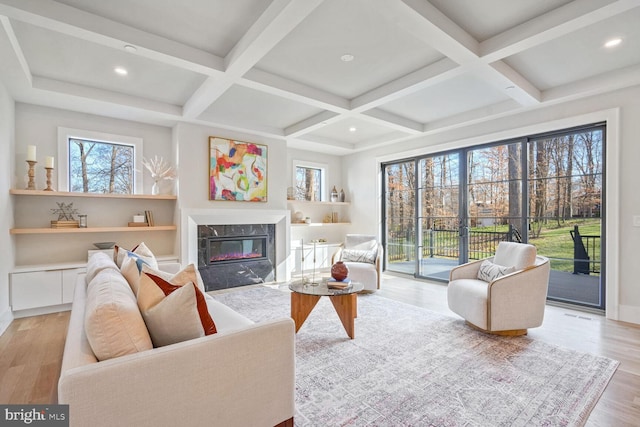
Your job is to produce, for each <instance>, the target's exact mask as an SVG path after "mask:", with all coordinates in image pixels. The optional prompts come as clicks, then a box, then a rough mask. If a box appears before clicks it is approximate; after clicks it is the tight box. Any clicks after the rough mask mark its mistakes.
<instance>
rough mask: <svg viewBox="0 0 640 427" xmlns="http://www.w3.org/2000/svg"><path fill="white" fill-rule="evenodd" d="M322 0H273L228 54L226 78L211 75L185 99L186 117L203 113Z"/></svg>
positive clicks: (184, 111) (225, 61)
mask: <svg viewBox="0 0 640 427" xmlns="http://www.w3.org/2000/svg"><path fill="white" fill-rule="evenodd" d="M323 1H324V0H274V1H273V2H272V3H271V4H270V5H269V7H267V9H266V10H265V11H264V12H263V13H262V15H260V17H259V18H258V20H257V21H256V22H255V23H254V24H253V25H252V26H251V28H249V30H248V31H247V32H246V33H245V35H244V36H243V37H242V38H241V39H240V41H238V43H236V45H235V46H234V47H233V49H231V51H230V52H229V53H228V54H227V56H226V57H225V59H224V63H225V72H224V76H223V78H217V76H216V77H209V78H208V79H207V80H206V81H205V82H204V83H203V84H202V85H201V86H200V88H198V90H196V92H195V93H194V94H193V95H192V96H191V98H190V99H189V100H188V101H187V102H186V103H185V105H184V109H183V113H184V115H185V117H187V118H196V117H198V116H200V114H202V113H203V112H204V111H205V110H206V109H207V107H209V106H210V105H211V104H213V103H214V102H215V101H216V100H217V99H218V98H219V97H220V96H222V95H223V94H224V93H225V92H226V91H227V90H228V89H229V88H230V87H231V86H233V84H235V83H236V82H237V81H238V80H239V79H240V78H241V77H242V75H244V74H245V73H246V72H247V71H249V70H250V69H251V68H253V67H254V66H255V65H256V64H257V63H258V62H259V61H260V60H261V59H262V58H263V57H264V56H265V55H266V54H267V53H269V51H270V50H271V49H273V47H274V46H275V45H276V44H278V43H279V42H280V41H281V40H282V39H283V38H284V37H286V36H287V35H288V34H289V33H290V32H291V31H293V29H294V28H295V27H296V26H298V24H299V23H300V22H302V20H304V19H305V18H306V17H307V16H309V15H310V14H311V13H312V12H313V11H314V10H315V9H316V7H318V6H319V5H320V4H321V3H322V2H323Z"/></svg>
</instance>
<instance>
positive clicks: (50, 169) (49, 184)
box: [44, 166, 53, 191]
mask: <svg viewBox="0 0 640 427" xmlns="http://www.w3.org/2000/svg"><path fill="white" fill-rule="evenodd" d="M45 169H46V170H47V188H45V189H44V191H53V188H51V172H52V171H53V168H48V167H46V166H45Z"/></svg>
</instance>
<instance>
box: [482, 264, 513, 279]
mask: <svg viewBox="0 0 640 427" xmlns="http://www.w3.org/2000/svg"><path fill="white" fill-rule="evenodd" d="M514 271H516V268H515V267H504V266H502V265H498V264H494V263H492V262H491V261H489V260H488V259H487V260H484V261H482V264H480V270H478V279H480V280H483V281H485V282H493V281H494V280H496V279H497V278H499V277H502V276H504V275H506V274H510V273H513V272H514Z"/></svg>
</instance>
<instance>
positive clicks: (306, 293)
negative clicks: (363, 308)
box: [289, 280, 364, 339]
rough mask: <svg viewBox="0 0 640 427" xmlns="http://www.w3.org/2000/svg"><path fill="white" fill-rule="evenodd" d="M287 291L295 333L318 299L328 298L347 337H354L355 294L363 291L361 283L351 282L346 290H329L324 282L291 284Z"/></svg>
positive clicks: (356, 297)
mask: <svg viewBox="0 0 640 427" xmlns="http://www.w3.org/2000/svg"><path fill="white" fill-rule="evenodd" d="M289 289H291V318H292V319H293V321H294V322H295V324H296V332H298V330H299V329H300V328H301V327H302V325H303V324H304V322H305V320H307V317H309V313H311V310H313V307H315V306H316V304H317V303H318V301H319V300H320V297H329V299H330V300H331V303H332V304H333V308H335V310H336V313H338V317H339V318H340V321H341V322H342V326H344V330H345V331H346V332H347V335H349V338H351V339H353V338H354V337H355V326H354V320H355V318H356V317H358V296H357V293H358V292H360V291H361V290H363V289H364V285H363V284H362V283H358V282H351V286H349V287H348V288H345V289H330V288H329V286H328V285H327V281H326V280H323V281H322V282H321V283H318V284H313V285H312V284H309V283H302V282H293V283H290V284H289Z"/></svg>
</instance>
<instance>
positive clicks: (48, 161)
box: [45, 156, 53, 169]
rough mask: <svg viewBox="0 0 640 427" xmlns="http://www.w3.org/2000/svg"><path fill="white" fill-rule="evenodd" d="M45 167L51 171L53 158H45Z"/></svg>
mask: <svg viewBox="0 0 640 427" xmlns="http://www.w3.org/2000/svg"><path fill="white" fill-rule="evenodd" d="M45 167H47V168H51V169H53V157H51V156H47V162H46V163H45Z"/></svg>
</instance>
